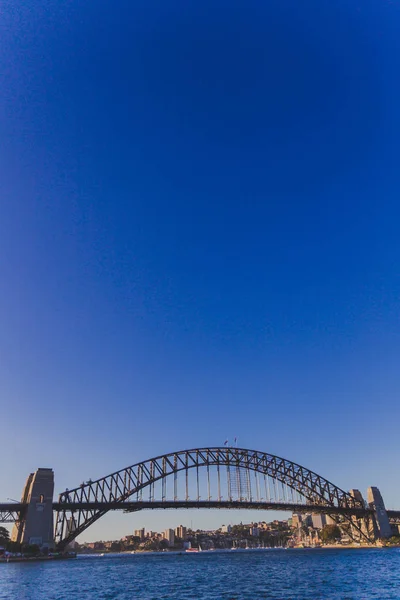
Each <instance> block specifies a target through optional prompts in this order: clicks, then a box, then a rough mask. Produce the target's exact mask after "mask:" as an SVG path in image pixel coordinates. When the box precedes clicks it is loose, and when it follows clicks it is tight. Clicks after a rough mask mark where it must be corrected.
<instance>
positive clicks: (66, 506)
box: [0, 500, 400, 523]
mask: <svg viewBox="0 0 400 600" xmlns="http://www.w3.org/2000/svg"><path fill="white" fill-rule="evenodd" d="M27 506H28V505H26V504H19V503H0V523H12V522H14V521H16V520H17V519H18V518H19V515H21V514H23V513H24V512H25V510H26V508H27ZM201 508H208V509H210V508H219V509H223V508H225V509H242V510H243V509H248V510H284V511H291V512H298V513H302V512H303V513H304V512H316V513H321V512H325V513H327V514H346V515H354V516H358V517H363V516H366V515H368V514H372V513H373V510H372V509H369V508H365V509H364V508H341V507H337V506H329V507H328V506H323V505H320V504H294V503H288V502H249V501H245V500H242V501H231V500H215V501H213V500H152V501H141V500H136V501H132V502H76V503H74V502H53V510H54V511H63V510H68V511H71V510H72V511H73V510H99V509H101V510H105V511H109V510H122V511H125V512H137V511H139V510H149V509H150V510H157V509H201ZM387 514H388V517H389V519H390V520H391V521H400V511H399V510H388V511H387Z"/></svg>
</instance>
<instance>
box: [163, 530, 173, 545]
mask: <svg viewBox="0 0 400 600" xmlns="http://www.w3.org/2000/svg"><path fill="white" fill-rule="evenodd" d="M163 538H164V539H165V540H167V542H168V545H169V546H173V545H174V543H175V533H174V530H173V529H166V530H165V531H164V535H163Z"/></svg>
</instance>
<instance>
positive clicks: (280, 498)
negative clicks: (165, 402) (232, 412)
mask: <svg viewBox="0 0 400 600" xmlns="http://www.w3.org/2000/svg"><path fill="white" fill-rule="evenodd" d="M128 500H129V507H128V506H127V501H128ZM182 503H183V504H185V503H186V507H187V508H188V507H190V506H196V507H198V508H199V507H207V508H216V507H217V506H220V507H221V508H222V507H225V508H226V507H229V508H236V507H237V508H239V507H240V508H245V507H246V506H247V505H249V504H258V505H260V507H261V506H262V507H265V508H276V509H277V508H278V507H279V506H281V507H283V506H289V505H290V506H303V507H304V506H306V507H309V508H310V509H312V510H314V511H316V510H318V509H319V511H320V512H324V513H326V514H330V516H331V517H332V519H334V520H335V521H337V522H338V523H340V524H342V522H343V521H345V522H347V524H348V530H349V531H350V530H352V531H354V530H357V531H358V533H359V535H360V537H364V538H365V539H367V540H369V537H368V531H367V530H366V529H365V527H364V528H363V527H362V525H361V523H360V522H359V517H360V516H361V515H365V514H366V513H367V511H366V509H365V506H364V505H363V503H362V502H360V501H359V500H358V499H356V498H354V497H353V496H352V495H350V494H349V493H347V492H345V491H344V490H342V489H341V488H339V487H338V486H336V485H334V484H333V483H331V482H330V481H328V480H327V479H325V478H323V477H321V476H320V475H318V474H317V473H314V472H313V471H310V470H309V469H306V468H305V467H303V466H301V465H299V464H297V463H294V462H291V461H288V460H286V459H284V458H281V457H278V456H275V455H272V454H267V453H265V452H258V451H256V450H246V449H243V448H218V447H216V448H196V449H193V450H182V451H179V452H173V453H170V454H165V455H162V456H158V457H155V458H152V459H149V460H146V461H144V462H140V463H136V464H134V465H132V466H130V467H127V468H125V469H122V470H120V471H116V472H115V473H112V474H110V475H107V476H106V477H103V478H101V479H97V480H95V481H92V480H89V481H87V482H84V483H82V484H81V485H80V486H79V487H77V488H75V489H72V490H66V491H65V492H63V493H62V494H60V496H59V501H58V504H57V512H56V520H55V541H56V543H57V546H58V547H59V548H60V549H62V548H65V546H66V545H67V544H68V543H69V542H70V541H72V540H73V539H74V538H75V537H77V536H78V535H80V534H81V533H82V532H83V531H85V529H87V528H88V527H89V526H90V525H92V524H93V523H94V522H95V521H97V520H98V519H99V518H100V517H102V516H103V515H104V514H106V513H107V512H108V511H109V510H115V509H116V508H117V507H118V508H119V507H120V508H122V507H124V508H126V509H127V510H128V511H130V512H131V511H136V510H141V509H142V508H149V507H154V508H156V507H157V508H167V507H168V508H172V507H178V506H180V505H182ZM145 505H146V506H145Z"/></svg>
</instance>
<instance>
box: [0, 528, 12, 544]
mask: <svg viewBox="0 0 400 600" xmlns="http://www.w3.org/2000/svg"><path fill="white" fill-rule="evenodd" d="M9 541H10V533H9V531H8V529H6V528H5V527H0V545H1V546H5V545H6V544H8V542H9Z"/></svg>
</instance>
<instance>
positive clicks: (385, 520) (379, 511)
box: [367, 487, 393, 539]
mask: <svg viewBox="0 0 400 600" xmlns="http://www.w3.org/2000/svg"><path fill="white" fill-rule="evenodd" d="M367 500H368V505H369V508H371V509H372V510H373V511H374V534H375V537H377V538H381V539H388V538H390V537H391V536H392V535H393V534H392V527H391V525H390V523H389V517H388V514H387V511H386V507H385V503H384V501H383V498H382V494H381V493H380V491H379V489H378V488H377V487H369V488H368V492H367Z"/></svg>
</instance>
